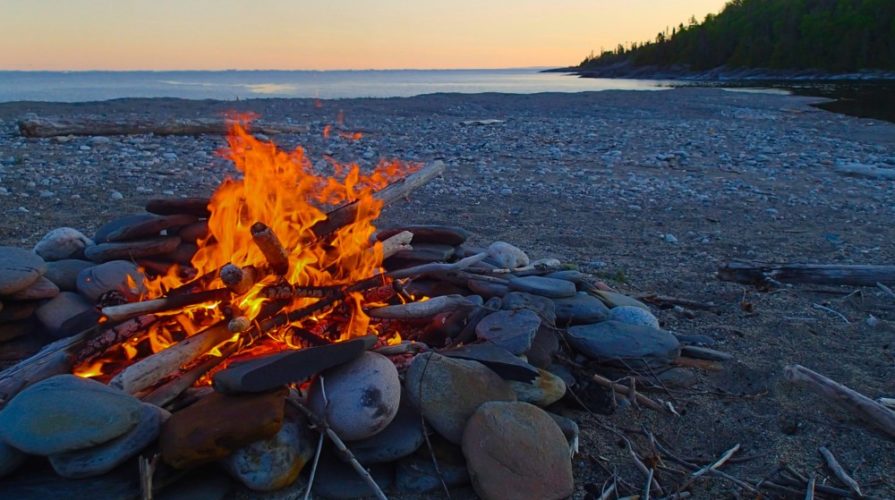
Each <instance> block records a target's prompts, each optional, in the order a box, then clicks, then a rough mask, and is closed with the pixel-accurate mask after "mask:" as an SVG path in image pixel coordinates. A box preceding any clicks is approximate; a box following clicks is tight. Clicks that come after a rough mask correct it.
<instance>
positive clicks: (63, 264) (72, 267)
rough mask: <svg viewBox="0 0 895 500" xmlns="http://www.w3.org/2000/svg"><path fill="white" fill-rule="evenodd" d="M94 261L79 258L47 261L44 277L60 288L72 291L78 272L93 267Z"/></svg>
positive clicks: (75, 285)
mask: <svg viewBox="0 0 895 500" xmlns="http://www.w3.org/2000/svg"><path fill="white" fill-rule="evenodd" d="M95 265H96V262H90V261H89V260H79V259H62V260H57V261H53V262H47V272H46V273H45V274H44V278H46V279H48V280H50V281H52V282H53V283H55V284H56V286H58V287H59V289H60V290H63V291H68V292H74V291H76V290H77V289H78V288H77V286H78V285H77V283H78V274H79V273H80V272H81V271H83V270H84V269H87V268H88V267H93V266H95Z"/></svg>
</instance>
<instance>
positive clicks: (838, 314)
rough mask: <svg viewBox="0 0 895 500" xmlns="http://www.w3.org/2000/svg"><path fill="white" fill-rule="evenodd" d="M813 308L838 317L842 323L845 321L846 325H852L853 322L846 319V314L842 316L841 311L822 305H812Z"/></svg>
mask: <svg viewBox="0 0 895 500" xmlns="http://www.w3.org/2000/svg"><path fill="white" fill-rule="evenodd" d="M811 307H813V308H815V309H819V310H821V311H826V312H828V313H830V314H834V315H836V316H838V317H839V319H841V320H842V321H845V324H846V325H850V324H851V321H849V320H848V318H846V317H845V315H844V314H842V313H841V312H839V311H837V310H835V309H833V308H830V307H827V306H822V305H820V304H811Z"/></svg>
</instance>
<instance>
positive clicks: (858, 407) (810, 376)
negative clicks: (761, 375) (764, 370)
mask: <svg viewBox="0 0 895 500" xmlns="http://www.w3.org/2000/svg"><path fill="white" fill-rule="evenodd" d="M784 375H785V376H786V379H787V380H789V381H790V382H796V383H799V384H802V385H806V386H808V387H809V388H811V389H812V390H813V391H814V392H816V393H818V394H820V395H821V396H823V397H824V398H826V399H827V400H829V401H830V402H833V403H836V404H838V405H840V406H841V407H843V408H844V409H846V410H847V411H849V412H850V413H851V414H852V415H854V416H856V417H858V418H860V419H862V420H864V421H865V422H867V423H870V424H872V425H874V426H876V427H877V428H879V429H880V430H882V431H884V432H885V433H886V434H888V435H889V436H891V437H895V412H893V411H892V410H890V409H888V408H886V407H885V406H883V405H881V404H879V403H877V402H876V401H874V400H872V399H870V398H868V397H867V396H865V395H863V394H861V393H859V392H857V391H855V390H853V389H850V388H848V387H846V386H844V385H842V384H840V383H839V382H836V381H835V380H831V379H829V378H827V377H825V376H823V375H821V374H819V373H817V372H815V371H812V370H809V369H808V368H805V367H804V366H801V365H790V366H787V367H786V368H784Z"/></svg>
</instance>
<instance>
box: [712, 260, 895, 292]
mask: <svg viewBox="0 0 895 500" xmlns="http://www.w3.org/2000/svg"><path fill="white" fill-rule="evenodd" d="M718 278H719V279H721V280H723V281H734V282H737V283H746V284H765V283H767V282H769V281H770V282H774V281H777V282H781V283H813V284H817V285H851V286H876V284H877V283H883V284H886V285H895V266H889V265H880V266H875V265H838V264H763V263H754V262H737V261H735V262H729V263H727V264H725V265H724V266H722V267H721V268H720V269H719V270H718Z"/></svg>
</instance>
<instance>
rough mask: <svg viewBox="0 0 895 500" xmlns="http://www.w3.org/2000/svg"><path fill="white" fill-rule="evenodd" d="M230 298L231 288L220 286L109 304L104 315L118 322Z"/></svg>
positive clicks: (104, 309)
mask: <svg viewBox="0 0 895 500" xmlns="http://www.w3.org/2000/svg"><path fill="white" fill-rule="evenodd" d="M229 299H230V290H229V289H227V288H218V289H215V290H205V291H202V292H196V293H187V294H183V295H174V296H171V297H163V298H160V299H152V300H144V301H142V302H130V303H127V304H121V305H118V306H109V307H104V308H103V309H102V313H103V316H105V317H106V318H107V319H108V321H112V322H118V321H124V320H126V319H130V318H133V317H136V316H142V315H144V314H151V313H158V312H164V311H173V310H176V309H183V308H184V307H187V306H192V305H195V304H203V303H205V302H222V301H226V300H229Z"/></svg>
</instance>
